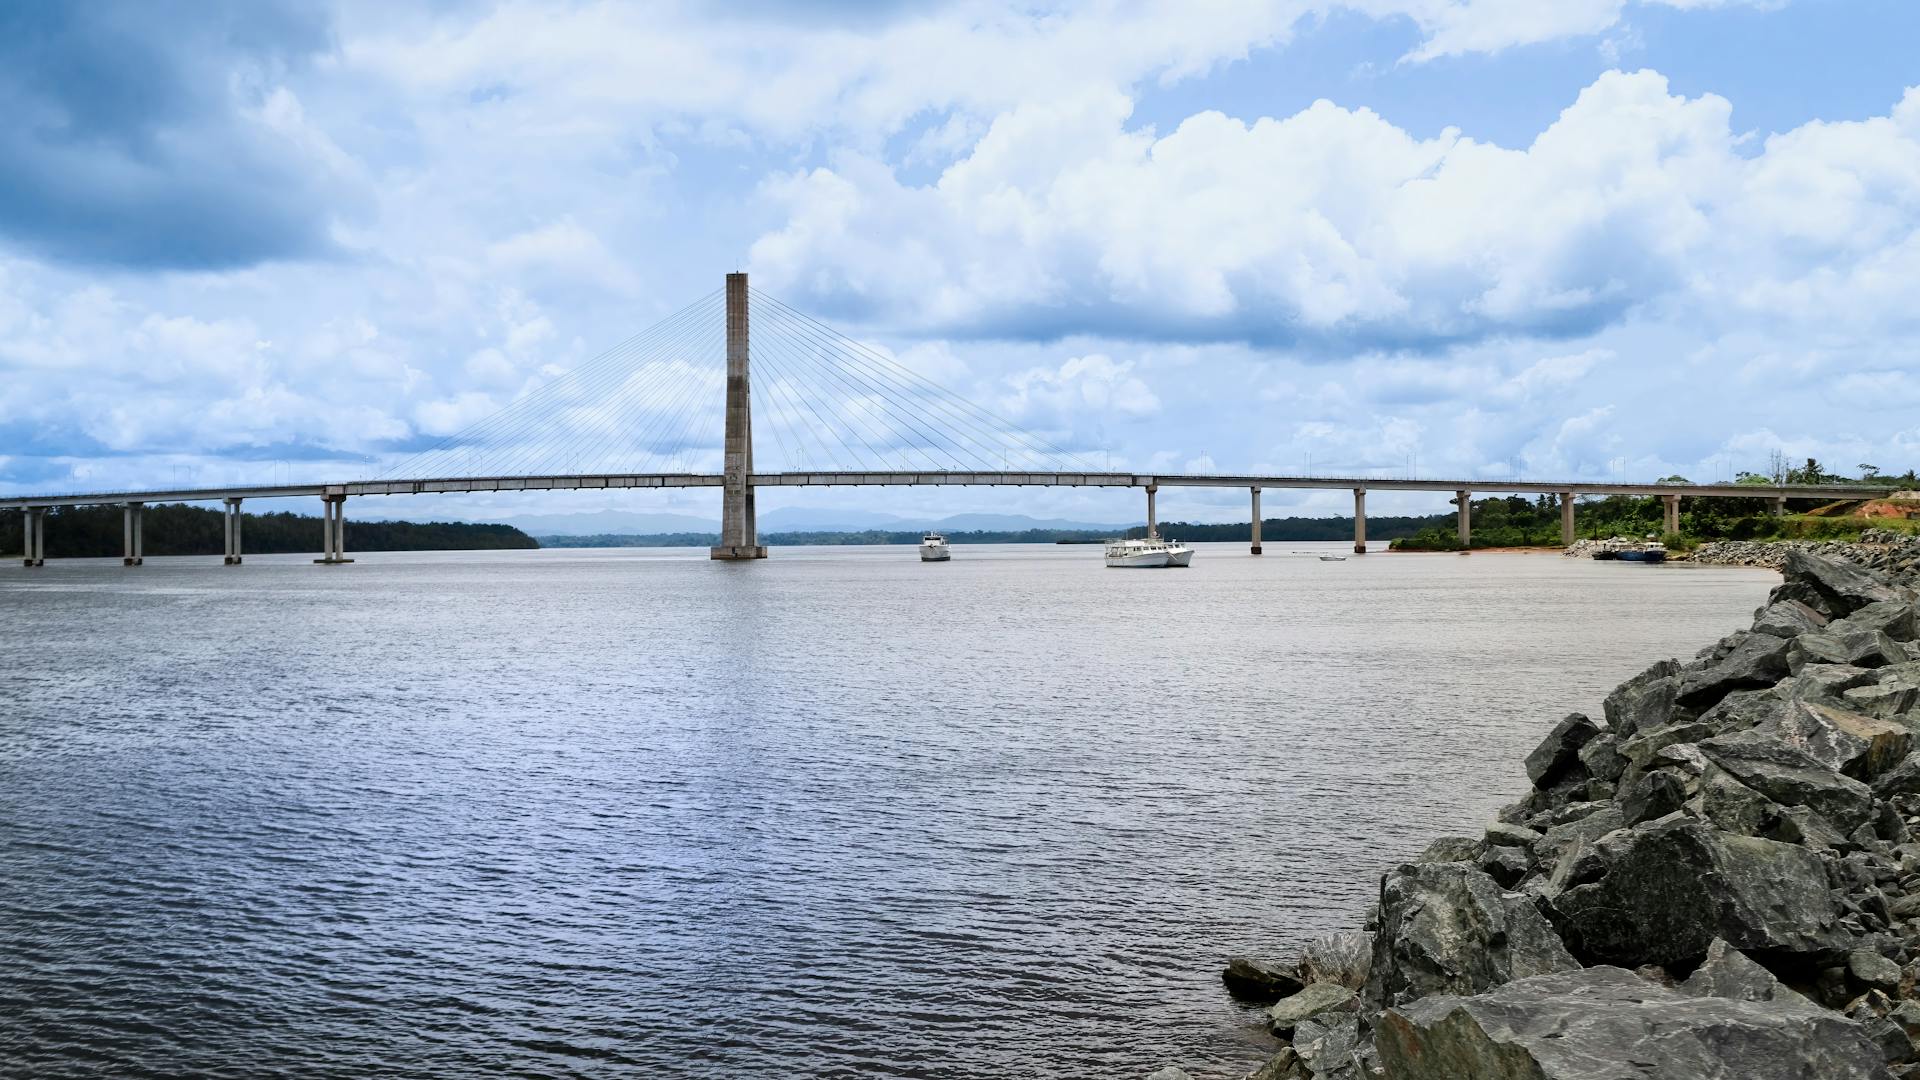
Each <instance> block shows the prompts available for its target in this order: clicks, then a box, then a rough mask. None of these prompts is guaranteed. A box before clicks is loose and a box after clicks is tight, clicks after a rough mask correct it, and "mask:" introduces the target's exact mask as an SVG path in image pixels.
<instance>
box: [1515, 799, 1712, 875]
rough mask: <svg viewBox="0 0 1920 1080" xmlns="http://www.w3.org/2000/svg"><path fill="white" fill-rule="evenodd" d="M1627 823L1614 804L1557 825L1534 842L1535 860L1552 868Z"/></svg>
mask: <svg viewBox="0 0 1920 1080" xmlns="http://www.w3.org/2000/svg"><path fill="white" fill-rule="evenodd" d="M1676 808H1677V804H1676ZM1625 824H1626V819H1625V817H1624V816H1623V815H1622V814H1621V812H1620V808H1619V807H1617V806H1611V805H1610V806H1606V807H1603V808H1602V809H1599V810H1596V811H1594V812H1593V813H1591V814H1588V815H1587V816H1586V817H1583V818H1577V819H1575V820H1573V821H1569V822H1567V823H1566V824H1565V825H1555V826H1554V827H1553V828H1551V829H1548V830H1547V831H1546V832H1545V833H1543V834H1541V837H1540V839H1539V840H1537V841H1535V842H1534V845H1533V861H1534V862H1535V863H1537V864H1538V865H1540V866H1545V867H1551V866H1553V865H1554V864H1555V863H1557V862H1559V861H1560V857H1561V856H1562V855H1564V854H1566V853H1567V852H1568V851H1571V850H1572V849H1574V848H1577V847H1579V846H1580V845H1581V844H1587V843H1591V842H1593V841H1595V840H1598V839H1600V838H1601V837H1603V836H1605V835H1607V834H1608V833H1610V832H1612V831H1613V830H1615V829H1618V828H1620V827H1621V826H1623V825H1625Z"/></svg>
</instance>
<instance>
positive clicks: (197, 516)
mask: <svg viewBox="0 0 1920 1080" xmlns="http://www.w3.org/2000/svg"><path fill="white" fill-rule="evenodd" d="M240 516H241V522H240V538H241V548H242V551H243V553H244V554H247V555H273V554H287V553H299V552H309V551H310V552H315V553H318V552H319V550H320V519H319V518H317V517H307V516H304V515H301V514H293V513H287V512H285V511H282V512H279V513H273V514H247V513H242V514H241V515H240ZM24 517H25V515H23V514H21V513H19V512H17V511H7V512H0V553H9V554H11V555H14V556H17V555H18V554H19V553H20V550H21V544H20V526H21V523H22V521H23V520H24ZM222 517H223V515H222V514H221V512H220V511H218V510H210V509H207V508H206V507H201V506H186V505H182V504H160V505H154V506H149V507H147V508H146V511H145V514H144V523H143V525H142V527H141V546H142V549H143V551H144V553H145V554H147V555H218V554H220V553H221V552H222V551H224V550H225V549H226V548H225V541H224V540H223V538H222V531H223V523H222V521H221V518H222ZM123 527H124V523H123V518H122V515H121V510H120V508H119V507H117V506H59V507H54V508H52V509H50V510H48V511H47V531H46V538H47V556H48V557H49V558H55V559H66V558H107V557H114V558H117V557H118V556H119V555H121V553H122V551H121V545H122V542H123V532H122V530H123ZM539 546H540V545H539V543H538V542H537V541H535V540H534V538H533V537H531V536H528V535H527V534H526V533H523V532H521V531H520V530H519V529H516V528H514V527H513V526H511V525H470V524H467V523H464V522H452V521H431V522H419V523H416V522H412V521H355V520H353V519H351V518H349V519H348V520H347V550H348V551H349V552H352V551H498V550H504V549H514V548H537V547H539Z"/></svg>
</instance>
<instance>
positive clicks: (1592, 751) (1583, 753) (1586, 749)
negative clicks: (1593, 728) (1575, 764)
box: [1580, 731, 1627, 782]
mask: <svg viewBox="0 0 1920 1080" xmlns="http://www.w3.org/2000/svg"><path fill="white" fill-rule="evenodd" d="M1580 765H1581V767H1583V768H1585V769H1586V770H1587V775H1588V776H1590V777H1592V778H1593V779H1595V780H1602V781H1607V782H1612V781H1615V780H1618V779H1620V774H1621V772H1623V771H1625V769H1626V767H1627V760H1626V759H1625V758H1623V757H1621V756H1620V739H1619V738H1618V737H1617V736H1615V735H1614V734H1613V733H1612V732H1610V731H1609V732H1603V733H1602V734H1600V735H1597V736H1595V737H1594V738H1592V739H1590V740H1588V742H1587V745H1585V746H1583V747H1581V748H1580Z"/></svg>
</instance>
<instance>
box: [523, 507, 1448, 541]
mask: <svg viewBox="0 0 1920 1080" xmlns="http://www.w3.org/2000/svg"><path fill="white" fill-rule="evenodd" d="M1443 520H1445V521H1451V520H1452V518H1451V517H1448V516H1447V515H1444V514H1441V515H1433V516H1429V517H1377V518H1368V519H1367V535H1368V536H1370V537H1372V538H1375V539H1380V540H1391V539H1393V538H1394V537H1396V536H1412V535H1413V534H1414V533H1415V532H1418V531H1419V530H1420V529H1421V528H1423V527H1427V526H1431V525H1433V524H1434V523H1435V522H1437V521H1443ZM1250 532H1251V527H1250V525H1249V523H1247V522H1244V521H1241V522H1228V523H1226V524H1202V523H1195V522H1188V521H1169V522H1165V523H1163V524H1162V525H1161V526H1160V535H1162V536H1174V537H1178V538H1179V539H1181V540H1189V541H1207V540H1225V541H1232V542H1244V541H1245V540H1246V539H1247V537H1248V535H1249V533H1250ZM1146 534H1147V528H1146V526H1145V525H1136V526H1134V527H1133V528H1131V529H1128V530H1126V532H1125V535H1127V536H1145V535H1146ZM924 535H926V534H925V533H923V532H920V531H917V530H908V531H901V530H897V529H894V530H887V529H862V530H854V531H844V532H834V531H818V532H774V533H767V532H763V533H761V534H760V542H761V543H763V544H768V545H772V546H774V547H808V546H814V545H820V544H855V545H858V544H918V543H919V542H920V538H921V537H922V536H924ZM1112 535H1113V533H1111V532H1108V531H1106V530H1101V529H1019V530H995V529H984V530H977V531H972V532H950V533H946V534H945V536H946V538H947V542H948V543H951V544H1057V543H1061V542H1066V543H1089V542H1093V541H1098V540H1104V539H1107V538H1108V537H1111V536H1112ZM1260 538H1261V539H1262V540H1263V541H1274V542H1279V541H1286V540H1350V539H1352V538H1353V519H1352V518H1350V517H1332V518H1303V517H1288V518H1264V519H1262V520H1261V522H1260ZM719 542H720V537H719V536H718V534H716V533H660V534H657V535H645V536H636V535H626V534H618V533H614V534H605V535H597V536H542V537H540V546H542V547H550V548H553V547H706V546H708V545H711V544H717V543H719Z"/></svg>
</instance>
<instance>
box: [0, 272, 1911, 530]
mask: <svg viewBox="0 0 1920 1080" xmlns="http://www.w3.org/2000/svg"><path fill="white" fill-rule="evenodd" d="M756 435H757V436H759V437H760V438H759V441H758V443H757V444H756ZM716 436H717V437H716ZM927 485H931V486H993V487H1005V486H1038V487H1128V488H1139V489H1142V490H1144V491H1145V493H1146V522H1147V527H1148V529H1149V531H1150V532H1151V531H1153V530H1154V529H1155V526H1156V521H1157V518H1156V511H1155V495H1156V494H1157V492H1158V491H1159V489H1160V488H1161V487H1211V488H1223V487H1225V488H1244V489H1246V490H1247V491H1248V492H1249V494H1250V498H1251V510H1252V530H1251V536H1250V540H1251V546H1252V551H1253V553H1254V554H1259V552H1260V492H1261V490H1262V489H1263V488H1285V489H1346V490H1351V491H1352V492H1353V499H1354V550H1355V551H1364V550H1365V544H1366V493H1367V491H1368V490H1369V489H1374V490H1395V491H1428V492H1433V491H1438V492H1450V493H1452V494H1453V496H1454V502H1455V503H1456V504H1457V505H1458V507H1459V511H1458V520H1459V535H1460V538H1461V540H1462V541H1463V542H1464V541H1465V540H1466V539H1467V538H1468V536H1469V535H1470V531H1471V528H1472V521H1471V506H1470V500H1471V497H1472V495H1473V493H1475V492H1500V493H1516V494H1546V495H1556V496H1558V497H1559V499H1560V506H1561V533H1562V537H1563V540H1564V541H1565V542H1568V543H1571V542H1572V540H1573V535H1574V500H1575V499H1576V497H1578V496H1580V495H1658V496H1661V497H1662V498H1663V499H1664V500H1665V506H1666V516H1667V528H1668V530H1669V531H1677V530H1678V527H1679V512H1680V497H1681V496H1683V495H1691V496H1699V495H1711V496H1726V497H1734V498H1761V499H1770V500H1772V503H1773V506H1774V508H1775V509H1776V511H1778V510H1780V509H1781V508H1783V507H1784V504H1785V500H1787V499H1788V498H1829V499H1831V498H1848V497H1860V498H1866V497H1872V496H1876V495H1879V494H1883V493H1884V489H1882V488H1878V487H1871V486H1847V485H1765V486H1761V485H1746V484H1621V483H1591V482H1566V481H1545V480H1519V479H1513V480H1489V479H1481V480H1447V479H1380V478H1370V477H1325V476H1253V475H1193V474H1173V475H1165V474H1163V475H1149V474H1141V473H1133V472H1112V471H1107V470H1099V469H1094V468H1091V467H1090V466H1089V465H1088V463H1087V462H1085V461H1084V460H1082V458H1081V457H1080V456H1079V455H1077V454H1075V453H1073V452H1070V451H1068V450H1066V449H1063V448H1061V447H1059V446H1057V445H1054V444H1053V443H1051V442H1049V441H1048V440H1046V439H1044V438H1042V437H1040V436H1038V435H1035V434H1032V433H1030V432H1027V431H1025V430H1022V429H1021V428H1020V427H1019V426H1018V425H1016V424H1014V423H1012V422H1010V421H1008V420H1006V419H1004V418H1003V417H1002V416H1000V415H999V414H998V413H996V412H994V411H993V410H991V409H989V408H986V407H984V406H981V405H979V404H976V403H974V402H971V401H969V400H967V399H966V398H964V397H962V396H961V395H960V394H957V393H955V392H953V391H951V390H949V389H947V388H946V387H944V386H942V385H941V384H940V383H938V382H936V381H934V380H932V379H930V378H927V377H926V376H923V375H921V374H919V373H918V372H916V371H914V370H913V369H912V368H910V367H908V366H907V365H905V364H902V363H900V362H899V361H898V360H896V359H894V358H893V357H892V356H889V355H887V354H886V353H884V352H881V351H879V350H876V349H874V348H872V347H870V346H868V345H865V344H863V343H861V342H859V341H856V340H854V339H853V338H850V337H848V336H846V335H844V334H841V333H840V332H838V331H837V330H834V329H833V328H832V327H830V326H828V325H826V324H825V323H822V322H820V321H818V320H816V319H813V318H812V317H810V316H808V315H806V314H804V313H802V312H800V311H797V310H795V309H794V308H792V307H789V306H788V305H786V304H784V303H782V302H780V301H779V300H778V299H776V298H774V297H771V296H768V295H766V294H765V293H763V292H761V291H759V290H757V289H753V288H751V287H750V286H749V285H748V282H747V275H745V274H729V275H727V279H726V285H725V287H724V288H722V289H719V290H716V291H714V292H713V293H710V294H708V295H707V296H705V297H702V298H701V299H699V300H697V301H695V302H693V303H692V304H689V305H688V306H686V307H685V308H682V309H681V310H680V311H678V312H676V313H674V314H673V315H671V316H668V317H667V318H666V319H663V320H661V321H660V322H659V323H656V324H655V325H654V326H652V327H650V328H648V329H647V330H645V331H642V332H641V333H639V334H637V335H635V336H634V337H632V338H629V339H628V340H626V341H624V342H621V343H620V344H619V345H617V346H615V347H614V348H612V349H609V350H608V351H606V352H605V353H602V354H601V355H600V356H598V357H596V358H594V359H593V360H591V361H589V362H587V363H585V364H583V365H581V366H580V367H578V368H575V369H573V370H572V371H569V372H567V373H565V374H563V375H560V376H557V377H555V378H552V379H550V380H549V381H547V382H546V383H544V384H542V385H541V386H539V387H537V388H535V389H533V390H531V391H529V392H527V393H525V394H523V395H522V396H521V397H520V398H519V399H517V400H516V401H514V402H513V403H512V404H511V405H509V406H507V407H506V408H504V409H502V410H500V411H499V412H497V413H494V414H492V415H490V416H488V417H486V418H485V419H482V420H480V421H478V422H477V423H474V424H472V425H470V426H468V427H467V428H465V429H463V430H461V431H458V432H456V433H454V434H453V435H450V436H448V437H447V438H445V439H443V440H441V441H440V442H439V443H437V444H435V445H433V446H431V447H429V448H427V449H425V450H422V451H420V452H418V453H416V454H414V455H413V456H411V457H409V458H406V459H405V460H402V461H399V462H397V463H396V464H394V465H392V466H390V467H389V468H387V469H386V470H385V471H383V472H381V473H380V474H379V475H377V476H374V477H370V478H367V479H363V480H355V481H350V482H344V483H326V484H279V485H260V486H232V487H204V488H194V487H187V488H177V489H171V490H149V491H117V492H89V493H69V494H45V495H33V496H10V497H5V498H0V510H7V509H18V510H21V511H23V512H24V513H25V526H26V527H25V530H24V533H23V535H24V537H25V545H24V546H25V549H26V550H25V560H24V561H25V563H26V565H28V566H40V565H43V564H44V563H45V560H46V511H47V510H48V509H49V508H51V507H55V506H103V505H105V506H115V505H117V506H121V507H123V508H124V509H125V518H124V521H125V527H124V546H125V551H124V556H123V559H122V561H123V562H124V563H125V564H126V565H128V566H138V565H140V564H141V563H142V561H143V559H144V556H143V554H142V542H141V531H142V529H141V526H142V509H143V508H144V507H145V506H146V505H147V504H149V503H161V502H220V503H222V504H223V505H224V506H225V507H226V528H225V540H226V562H227V563H228V564H229V565H237V564H239V563H240V562H241V561H242V547H243V544H242V536H241V524H240V523H241V514H240V508H241V506H242V504H243V503H244V502H245V501H246V500H249V499H273V498H296V497H305V498H312V497H318V498H319V499H321V501H322V511H323V512H322V519H321V520H322V530H321V531H322V535H321V557H320V558H319V559H316V560H315V561H316V562H319V563H326V564H340V563H347V562H351V561H352V560H351V559H350V558H348V557H347V555H346V501H347V500H348V499H349V498H354V497H362V496H375V495H421V494H448V493H460V492H499V491H550V490H566V489H580V490H618V489H627V488H719V489H721V535H720V543H719V544H717V545H715V546H714V547H713V549H712V551H711V554H712V557H713V558H715V559H729V560H745V559H759V558H765V557H766V548H765V546H763V545H761V544H760V542H759V535H758V527H757V522H756V515H755V510H754V492H755V490H756V489H758V488H766V487H876V486H880V487H886V486H927Z"/></svg>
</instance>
